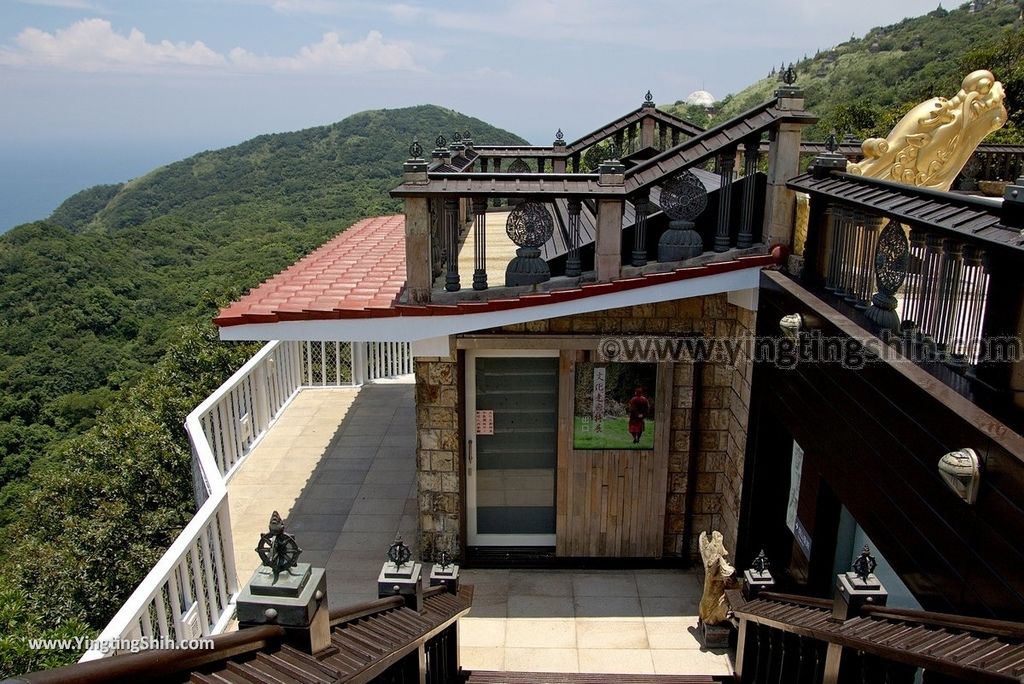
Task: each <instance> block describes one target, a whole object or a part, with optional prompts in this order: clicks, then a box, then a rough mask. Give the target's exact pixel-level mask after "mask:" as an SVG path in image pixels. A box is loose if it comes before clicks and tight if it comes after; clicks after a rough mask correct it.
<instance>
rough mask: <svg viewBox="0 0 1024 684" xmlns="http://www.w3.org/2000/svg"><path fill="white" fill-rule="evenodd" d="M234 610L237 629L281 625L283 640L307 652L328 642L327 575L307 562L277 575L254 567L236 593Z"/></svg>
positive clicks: (329, 625)
mask: <svg viewBox="0 0 1024 684" xmlns="http://www.w3.org/2000/svg"><path fill="white" fill-rule="evenodd" d="M237 613H238V627H239V629H245V628H246V627H257V626H261V625H280V626H281V627H284V628H285V631H286V632H287V636H286V641H287V642H288V643H289V644H290V645H291V646H293V647H295V648H299V649H301V650H303V651H305V652H307V653H317V652H319V651H321V650H323V649H325V648H327V647H328V646H330V645H331V624H330V622H331V621H330V614H329V613H330V611H329V609H328V607H327V577H326V575H325V573H324V569H323V568H314V567H311V566H310V565H309V563H299V564H298V565H296V566H295V567H294V568H292V569H291V570H284V571H282V572H281V573H280V574H279V575H278V577H277V578H276V579H275V578H274V572H273V570H271V568H269V567H267V566H265V565H262V566H260V567H259V568H257V570H256V572H254V573H253V575H252V579H250V580H249V583H248V584H246V585H245V587H243V588H242V591H241V592H239V594H238V601H237Z"/></svg>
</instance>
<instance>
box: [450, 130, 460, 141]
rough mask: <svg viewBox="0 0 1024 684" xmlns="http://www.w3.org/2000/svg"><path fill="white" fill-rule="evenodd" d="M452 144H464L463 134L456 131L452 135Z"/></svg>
mask: <svg viewBox="0 0 1024 684" xmlns="http://www.w3.org/2000/svg"><path fill="white" fill-rule="evenodd" d="M452 142H454V143H460V142H462V134H461V133H459V132H458V131H455V132H454V133H452Z"/></svg>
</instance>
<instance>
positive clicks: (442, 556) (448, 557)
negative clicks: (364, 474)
mask: <svg viewBox="0 0 1024 684" xmlns="http://www.w3.org/2000/svg"><path fill="white" fill-rule="evenodd" d="M452 565H454V563H453V560H452V554H451V553H449V552H448V551H447V550H445V551H442V552H441V553H439V554H437V566H438V567H439V568H441V570H442V571H443V570H447V569H448V568H450V567H452Z"/></svg>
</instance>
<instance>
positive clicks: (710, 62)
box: [0, 0, 937, 230]
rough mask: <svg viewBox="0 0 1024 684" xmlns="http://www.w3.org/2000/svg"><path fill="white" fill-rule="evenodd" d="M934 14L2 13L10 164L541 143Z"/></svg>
mask: <svg viewBox="0 0 1024 684" xmlns="http://www.w3.org/2000/svg"><path fill="white" fill-rule="evenodd" d="M936 4H937V3H936V0H898V1H895V2H894V1H893V0H858V1H857V2H850V1H849V0H635V1H633V2H625V1H623V0H515V1H494V2H486V1H484V0H477V1H476V2H468V1H462V0H453V1H452V2H423V1H421V0H381V1H379V2H369V1H367V0H159V1H158V0H0V93H2V98H3V106H2V107H0V157H2V156H3V154H5V151H9V150H14V151H15V152H16V153H17V154H20V155H31V153H32V151H33V150H34V149H39V150H43V149H47V150H50V151H53V150H56V154H58V156H59V152H60V150H66V151H67V153H68V154H69V155H71V156H70V157H69V160H68V162H67V163H69V164H70V163H74V164H84V166H83V168H82V177H83V178H88V179H92V178H93V176H89V175H88V167H89V159H90V158H91V157H90V156H89V155H93V154H95V150H97V149H103V148H104V146H106V145H115V146H117V150H116V151H115V153H116V154H125V155H127V156H131V155H135V156H136V157H138V158H140V159H143V158H145V159H147V160H151V161H148V162H147V161H140V162H139V164H141V163H156V160H158V159H159V160H161V161H171V160H172V159H174V158H178V157H184V156H187V155H188V154H191V153H194V152H197V151H200V150H202V149H208V148H215V147H222V146H225V145H229V144H233V143H236V142H240V141H242V140H245V139H247V138H250V137H252V136H254V135H258V134H260V133H268V132H277V131H286V130H297V129H300V128H305V127H308V126H314V125H320V124H325V123H330V122H333V121H337V120H339V119H342V118H344V117H345V116H347V115H348V114H352V113H354V112H357V111H362V110H365V109H375V108H380V107H403V106H410V105H416V104H423V103H433V104H439V105H443V106H446V107H450V108H452V109H456V110H459V111H461V112H464V113H466V114H470V115H473V116H477V117H480V118H482V119H484V120H486V121H488V122H490V123H493V124H495V125H498V126H501V127H503V128H507V129H509V130H512V131H514V132H516V133H519V134H520V135H522V136H524V137H526V138H527V139H529V140H530V141H531V142H534V143H537V144H543V143H549V142H550V141H551V139H552V136H553V134H554V131H555V130H556V129H557V128H559V127H561V128H562V129H563V130H564V131H565V134H566V137H568V138H570V139H571V138H575V137H577V136H578V135H581V134H583V133H586V132H588V131H590V130H591V129H593V128H595V127H597V126H599V125H601V124H603V123H605V122H606V121H608V120H610V119H612V118H614V117H615V116H617V115H618V114H620V113H622V112H623V111H627V110H629V109H632V108H634V107H636V106H637V105H638V104H639V103H640V102H641V100H642V98H643V93H644V92H645V91H646V90H647V89H648V88H650V89H651V91H652V92H653V93H654V96H655V100H656V101H659V102H665V101H675V100H677V99H682V98H684V97H685V96H686V95H687V94H688V93H690V92H691V91H693V90H696V89H698V88H701V87H704V88H706V89H707V90H709V91H711V92H712V93H714V94H715V95H717V96H719V97H721V96H723V95H725V94H727V93H729V92H732V91H736V90H738V89H740V88H742V87H743V86H745V85H746V84H748V83H750V82H751V81H753V80H755V79H757V78H759V77H761V76H763V75H764V74H765V73H767V72H768V71H769V69H770V68H771V67H772V65H776V64H779V63H780V62H782V61H790V60H795V59H798V58H800V57H801V56H802V55H803V54H804V53H812V54H813V52H814V51H815V49H817V48H819V47H820V48H824V47H828V46H831V45H834V44H836V43H838V42H842V41H843V40H846V39H848V38H849V37H850V36H851V35H852V34H857V35H860V34H863V33H864V32H865V31H867V30H868V29H870V28H871V27H873V26H879V25H883V24H886V23H890V22H893V21H897V20H899V19H900V18H902V17H904V16H912V15H917V14H921V13H924V12H926V11H928V10H931V9H934V7H935V5H936ZM86 149H88V150H90V152H89V153H88V154H86V153H85V152H84V151H83V150H86ZM147 150H149V151H152V152H153V153H152V154H151V155H150V156H149V157H146V155H145V154H144V152H146V151H147ZM157 151H159V153H158V152H157ZM76 154H77V155H78V157H75V155H76ZM72 158H74V159H75V161H71V159H72ZM0 161H2V160H0ZM139 164H136V165H135V166H131V165H126V166H124V171H123V174H125V175H124V177H121V178H118V177H112V178H109V177H102V178H101V177H99V176H96V177H95V180H90V184H91V182H109V181H112V180H125V179H127V178H130V177H131V175H128V174H137V173H141V172H142V171H144V170H145V167H142V168H139ZM40 173H43V171H40ZM108 175H109V174H108ZM3 180H4V179H3V178H0V181H3ZM69 182H70V181H69ZM74 182H80V181H78V180H75V181H74ZM4 200H5V198H4V197H3V196H0V204H2V203H3V201H4ZM0 218H2V217H0ZM0 223H2V220H0ZM4 227H6V226H2V225H0V230H2V229H3V228H4Z"/></svg>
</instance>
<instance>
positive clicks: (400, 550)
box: [388, 534, 412, 568]
mask: <svg viewBox="0 0 1024 684" xmlns="http://www.w3.org/2000/svg"><path fill="white" fill-rule="evenodd" d="M411 558H412V551H411V550H410V549H409V547H408V546H406V545H405V542H403V541H402V535H400V534H399V535H396V536H395V541H394V542H393V543H392V544H391V546H389V547H388V560H389V561H391V562H392V563H394V564H395V567H396V568H400V567H402V566H403V565H405V564H406V563H408V562H409V559H411Z"/></svg>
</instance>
